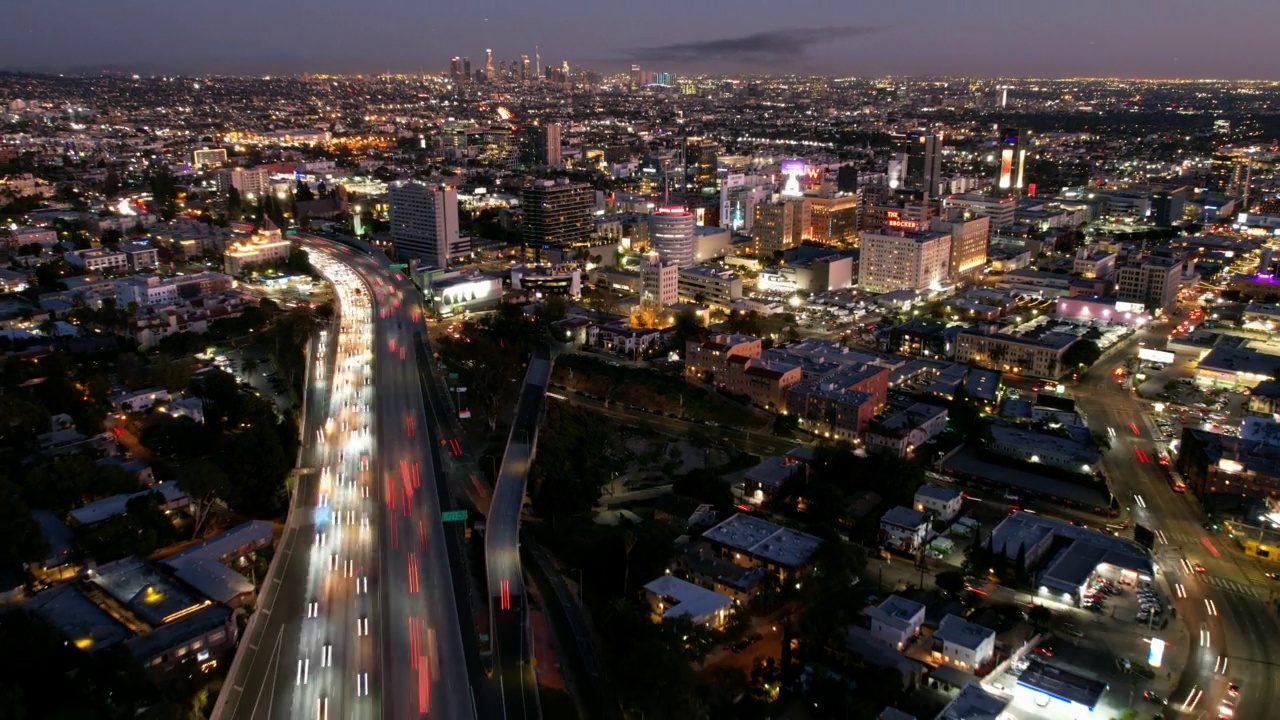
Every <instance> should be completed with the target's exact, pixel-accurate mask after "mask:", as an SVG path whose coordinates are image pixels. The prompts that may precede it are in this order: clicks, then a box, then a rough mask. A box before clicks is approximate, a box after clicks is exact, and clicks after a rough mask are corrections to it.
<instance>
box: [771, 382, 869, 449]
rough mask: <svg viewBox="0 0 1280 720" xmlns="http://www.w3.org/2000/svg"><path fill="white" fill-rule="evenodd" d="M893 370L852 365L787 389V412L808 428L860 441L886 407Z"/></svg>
mask: <svg viewBox="0 0 1280 720" xmlns="http://www.w3.org/2000/svg"><path fill="white" fill-rule="evenodd" d="M888 392H889V370H888V369H887V368H883V367H880V366H878V365H867V364H852V365H850V366H848V367H845V368H842V369H839V370H836V371H835V372H832V373H830V374H827V375H824V376H822V377H820V378H817V379H814V380H802V381H801V382H798V383H796V384H795V385H792V386H791V387H790V388H788V389H787V414H788V415H794V416H795V417H796V418H797V419H798V420H799V422H800V425H801V427H802V428H804V429H805V430H807V431H809V432H812V433H816V434H821V435H823V436H824V437H834V438H837V439H840V440H850V441H853V440H858V439H860V438H861V437H862V435H863V433H865V432H866V430H867V428H868V427H870V425H871V421H872V420H873V419H874V418H875V416H876V413H878V412H880V409H881V408H883V407H884V403H885V400H886V398H887V397H888Z"/></svg>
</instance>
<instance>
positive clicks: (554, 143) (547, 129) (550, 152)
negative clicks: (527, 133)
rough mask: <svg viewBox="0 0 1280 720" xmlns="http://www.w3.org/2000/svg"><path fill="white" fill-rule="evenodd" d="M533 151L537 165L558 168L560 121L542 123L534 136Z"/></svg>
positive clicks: (559, 163)
mask: <svg viewBox="0 0 1280 720" xmlns="http://www.w3.org/2000/svg"><path fill="white" fill-rule="evenodd" d="M534 143H535V145H536V148H535V153H536V155H537V158H538V160H537V162H538V164H539V165H542V166H545V167H549V168H558V167H560V165H561V160H560V123H554V122H549V123H542V124H541V125H539V126H538V129H537V135H536V136H535V137H534Z"/></svg>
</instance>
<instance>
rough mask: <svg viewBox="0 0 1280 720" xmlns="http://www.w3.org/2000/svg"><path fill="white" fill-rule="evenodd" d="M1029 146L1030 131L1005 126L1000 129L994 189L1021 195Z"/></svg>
mask: <svg viewBox="0 0 1280 720" xmlns="http://www.w3.org/2000/svg"><path fill="white" fill-rule="evenodd" d="M1030 147H1031V131H1030V130H1020V129H1017V128H1005V129H1002V130H1001V131H1000V143H999V150H998V153H997V157H996V159H997V161H998V162H999V171H998V172H997V174H996V191H997V192H999V193H1001V194H1005V195H1021V194H1022V192H1023V190H1024V189H1025V188H1026V169H1027V153H1028V151H1029V149H1030Z"/></svg>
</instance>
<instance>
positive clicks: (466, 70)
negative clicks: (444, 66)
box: [462, 57, 472, 82]
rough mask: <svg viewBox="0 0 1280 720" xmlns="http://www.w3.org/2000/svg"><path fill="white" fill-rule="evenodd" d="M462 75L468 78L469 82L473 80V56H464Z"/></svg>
mask: <svg viewBox="0 0 1280 720" xmlns="http://www.w3.org/2000/svg"><path fill="white" fill-rule="evenodd" d="M462 77H464V78H466V81H467V82H471V79H472V78H471V58H469V57H464V58H462Z"/></svg>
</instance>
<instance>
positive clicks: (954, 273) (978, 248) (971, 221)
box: [929, 208, 991, 282]
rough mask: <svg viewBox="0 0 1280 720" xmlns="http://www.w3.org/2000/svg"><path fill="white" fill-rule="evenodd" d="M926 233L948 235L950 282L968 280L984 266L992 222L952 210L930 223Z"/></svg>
mask: <svg viewBox="0 0 1280 720" xmlns="http://www.w3.org/2000/svg"><path fill="white" fill-rule="evenodd" d="M929 229H930V230H933V231H935V232H947V233H951V262H950V267H949V270H948V277H949V278H950V279H951V281H952V282H960V281H962V280H967V279H970V278H972V277H974V276H975V275H977V274H978V273H980V272H982V269H983V268H985V267H986V266H987V245H988V243H989V242H990V238H991V218H990V217H988V216H986V215H975V214H973V213H970V212H968V211H966V210H960V209H956V208H952V209H950V210H946V211H944V212H943V214H942V215H941V216H939V217H935V218H933V219H932V220H931V222H930V225H929Z"/></svg>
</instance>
